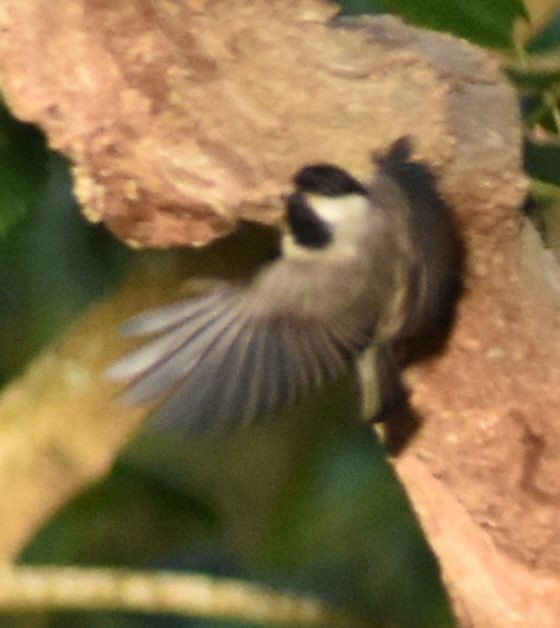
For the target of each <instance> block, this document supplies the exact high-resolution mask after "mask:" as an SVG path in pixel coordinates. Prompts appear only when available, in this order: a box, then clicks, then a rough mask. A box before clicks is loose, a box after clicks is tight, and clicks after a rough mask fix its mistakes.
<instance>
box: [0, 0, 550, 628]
mask: <svg viewBox="0 0 560 628" xmlns="http://www.w3.org/2000/svg"><path fill="white" fill-rule="evenodd" d="M341 4H342V6H343V9H344V11H345V12H347V13H359V12H381V11H384V10H386V11H390V12H392V13H395V14H399V15H402V16H404V17H405V18H406V19H408V20H409V21H411V22H414V23H416V24H419V25H424V26H430V27H433V28H437V29H440V30H446V31H449V32H453V33H455V34H458V35H460V36H462V37H466V38H468V39H470V40H471V41H473V42H476V43H479V44H483V45H486V46H489V47H493V48H501V49H503V51H502V53H501V54H502V56H503V60H504V64H505V65H506V67H507V68H508V71H509V73H510V76H511V80H512V82H513V84H514V85H515V86H516V88H517V90H518V92H519V96H520V103H521V107H522V111H523V119H524V124H525V137H526V153H525V163H526V167H527V170H528V172H529V173H530V175H531V176H532V177H533V202H532V203H530V204H528V207H530V208H531V212H532V214H533V215H534V216H535V217H536V220H537V223H538V224H539V226H540V227H541V229H542V230H543V232H544V233H545V235H546V236H547V237H548V241H549V242H552V243H553V244H554V242H556V243H558V235H556V236H554V234H555V233H556V234H558V233H560V228H558V225H560V220H559V219H558V216H559V215H560V142H559V140H558V133H559V129H560V115H559V113H558V94H560V82H559V81H560V22H559V21H558V20H555V21H554V23H551V24H550V25H549V26H548V27H547V28H546V30H545V31H544V32H543V33H542V34H541V35H540V37H539V38H537V39H536V40H535V41H534V42H532V44H531V45H530V46H529V47H528V49H527V50H523V51H522V50H520V49H519V46H516V45H514V35H513V33H514V30H513V21H514V19H515V18H516V17H518V16H523V15H524V5H523V3H522V2H521V1H520V0H471V1H469V2H463V1H461V0H429V1H425V2H418V0H393V1H390V0H376V1H374V0H353V1H352V0H346V1H345V2H342V3H341ZM543 54H544V55H545V56H543ZM555 238H556V240H555ZM556 246H558V244H556ZM134 258H135V256H134V253H131V252H130V251H127V250H126V249H125V247H123V246H121V245H120V244H118V243H117V242H116V241H115V240H114V239H113V238H112V237H111V236H110V235H109V234H107V233H106V232H105V231H104V230H103V228H100V227H96V226H92V225H89V224H87V223H86V221H85V220H84V219H83V218H82V217H81V216H80V214H79V210H78V207H77V206H76V203H75V201H74V199H73V196H72V191H71V184H70V175H69V169H68V164H67V163H66V162H65V160H64V159H63V158H61V157H60V156H59V155H56V154H53V153H50V152H49V151H48V150H47V148H46V146H45V142H44V139H43V138H42V136H41V134H40V133H39V132H38V131H37V130H36V129H34V128H33V127H31V126H29V125H25V124H22V123H20V122H18V121H16V120H14V119H13V118H11V117H10V115H9V114H8V112H7V111H6V110H5V109H0V290H1V292H0V294H1V295H2V298H1V299H0V347H1V348H2V351H0V385H1V384H2V383H3V382H6V381H7V380H8V379H9V378H10V377H13V376H15V375H16V374H17V372H18V371H19V370H20V369H21V368H22V367H23V366H24V365H25V364H26V362H27V361H29V359H30V358H31V357H32V356H33V355H34V354H35V353H36V352H37V351H38V350H39V349H40V348H41V347H43V346H45V345H46V344H48V342H50V340H51V339H52V338H53V337H54V336H55V335H56V334H57V333H61V332H63V330H64V329H65V327H66V326H67V325H68V324H69V323H70V322H71V321H72V320H73V319H75V318H76V317H77V316H78V315H79V313H80V312H81V311H82V310H83V309H84V308H85V307H86V306H87V305H88V304H89V303H91V302H92V301H95V300H97V299H100V298H101V297H102V296H103V295H104V294H106V293H107V291H108V290H110V289H111V288H112V287H113V286H114V285H116V283H118V281H119V280H120V278H121V276H122V271H123V269H124V268H125V267H126V266H127V265H128V264H131V263H132V264H133V263H134ZM353 399H354V396H353V391H352V390H350V387H349V384H348V382H342V383H341V384H340V386H338V387H334V388H333V390H328V391H324V392H323V393H321V394H320V395H318V396H316V397H315V398H313V399H310V400H308V401H307V402H305V403H304V404H303V405H302V406H300V407H298V408H297V409H296V410H295V411H294V412H292V413H290V415H289V416H287V417H283V418H282V419H279V420H277V421H274V422H273V423H271V424H270V425H265V426H258V427H256V428H255V429H253V430H250V431H249V432H246V433H242V434H233V435H229V436H224V437H223V438H220V439H216V440H212V441H207V440H204V439H202V440H199V441H193V442H183V441H177V439H176V438H174V436H173V435H172V434H167V435H166V434H153V433H149V432H145V433H143V434H141V435H140V437H139V438H138V439H137V440H135V441H134V442H133V443H131V444H130V446H129V447H128V448H127V449H126V451H124V452H123V453H122V455H121V457H120V459H119V460H118V461H117V463H116V464H115V466H114V468H113V470H112V472H111V473H110V474H109V475H108V476H107V477H106V478H105V479H103V480H102V481H101V482H99V483H98V484H97V485H95V486H92V487H90V488H88V489H87V490H86V491H85V492H84V493H83V494H82V495H79V496H77V497H76V498H75V499H74V500H73V501H72V502H71V503H70V504H68V505H67V507H66V508H65V509H63V511H62V512H60V513H58V514H57V515H56V516H55V517H54V518H53V519H52V521H50V522H49V523H48V524H47V525H46V526H45V527H44V529H43V530H41V531H40V532H39V534H38V535H37V536H36V538H35V539H33V540H32V541H31V542H30V544H29V546H28V547H27V548H26V550H25V551H24V552H23V554H22V556H21V560H22V561H25V562H30V563H33V562H40V563H66V564H68V563H71V564H105V565H127V566H128V565H130V566H145V567H165V568H173V569H188V570H195V571H201V572H205V573H212V574H217V575H226V576H235V577H242V578H245V579H247V580H254V581H258V582H268V583H271V584H273V585H275V586H278V587H285V588H291V589H294V590H298V591H311V592H316V593H317V594H319V595H322V596H323V597H324V598H325V599H328V600H331V601H333V602H335V603H340V604H342V605H346V606H349V607H350V608H353V609H355V610H362V611H363V612H365V613H367V614H369V616H371V617H372V618H375V619H374V620H372V625H374V626H383V627H394V628H408V627H411V628H412V627H415V628H421V627H423V626H425V627H426V628H428V627H429V628H445V627H446V626H452V625H453V620H452V618H451V615H450V611H449V607H448V603H447V601H446V598H445V595H444V593H443V589H442V587H441V585H440V583H439V581H438V575H437V568H436V565H435V562H434V560H433V558H432V556H431V554H430V551H429V549H428V548H427V546H426V544H425V542H424V541H423V539H422V535H421V532H420V530H419V529H418V526H417V523H416V521H415V519H414V516H413V515H412V513H411V511H410V508H409V506H408V504H407V501H406V498H405V496H404V494H403V492H402V491H401V488H400V487H399V485H398V483H397V481H396V480H395V478H394V476H393V474H392V472H391V470H390V469H389V467H388V465H387V464H386V462H385V457H384V452H383V451H382V448H381V447H380V446H379V445H378V444H377V442H376V441H375V439H374V437H373V436H372V434H371V431H370V430H369V429H367V428H366V427H365V426H362V425H360V424H359V422H358V420H357V413H356V412H350V411H349V410H348V408H352V407H353V403H354V402H353ZM1 625H2V626H5V627H7V628H9V627H10V626H14V627H15V628H55V627H56V628H69V627H72V626H77V625H79V626H81V627H83V628H113V627H117V626H118V627H119V628H128V627H130V628H133V627H148V626H158V627H160V626H161V627H170V628H171V627H179V626H181V627H185V626H198V625H200V626H221V625H225V624H223V623H220V622H209V621H208V622H204V621H201V620H185V619H181V620H179V619H175V618H163V617H140V616H135V615H131V614H126V615H117V614H111V613H97V612H96V613H90V614H80V615H78V614H71V613H67V614H64V615H62V614H50V615H32V616H27V615H26V616H23V615H18V616H16V615H13V616H9V617H8V616H5V617H3V618H2V622H1ZM228 625H230V626H231V625H233V624H228Z"/></svg>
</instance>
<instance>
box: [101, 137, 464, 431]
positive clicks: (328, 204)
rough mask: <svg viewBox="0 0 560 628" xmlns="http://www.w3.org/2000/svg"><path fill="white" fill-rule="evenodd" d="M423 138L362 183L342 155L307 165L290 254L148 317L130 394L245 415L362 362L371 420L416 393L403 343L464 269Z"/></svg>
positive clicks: (185, 418)
mask: <svg viewBox="0 0 560 628" xmlns="http://www.w3.org/2000/svg"><path fill="white" fill-rule="evenodd" d="M411 152H412V150H411V141H410V138H408V137H404V138H401V139H400V140H398V141H397V142H395V143H394V144H393V145H392V146H391V147H390V148H389V150H388V151H387V152H386V154H385V155H384V156H377V157H375V158H374V159H375V162H376V164H377V166H378V172H377V175H376V176H375V178H374V179H373V181H372V182H371V184H369V185H363V184H362V183H360V182H359V181H357V180H356V179H355V178H354V177H352V176H351V175H350V174H349V173H347V172H346V171H344V170H342V169H341V168H338V167H337V166H333V165H328V164H320V165H311V166H306V167H304V168H302V169H301V170H300V171H299V172H298V173H297V174H296V176H295V177H294V186H295V191H294V192H293V193H292V194H291V195H290V196H289V197H288V198H287V202H286V203H287V230H286V232H285V233H284V234H283V236H282V239H281V255H280V257H279V258H278V259H277V260H276V261H274V262H272V263H270V264H269V265H268V266H266V267H265V268H264V269H263V270H261V271H260V272H259V273H258V274H257V275H256V276H255V277H254V278H253V279H252V280H251V281H250V282H246V283H231V284H225V285H222V286H220V287H219V288H217V289H215V290H213V291H211V292H210V293H208V294H206V295H203V296H201V297H198V298H192V299H189V300H186V301H183V302H180V303H176V304H173V305H167V306H164V307H162V308H159V309H156V310H153V311H150V312H147V313H145V314H141V315H139V316H137V317H135V318H133V319H131V320H130V321H128V322H127V323H126V324H125V325H124V327H123V330H122V332H123V334H125V335H127V336H128V335H133V336H144V335H154V336H155V338H153V339H151V340H150V341H149V342H148V343H147V344H145V345H144V346H142V347H140V348H139V349H137V350H136V351H133V352H132V353H130V354H128V355H126V356H124V357H123V358H122V359H121V360H119V361H118V362H116V363H115V364H114V365H113V366H112V367H111V368H110V369H109V371H108V376H109V377H110V378H111V379H113V380H117V381H123V382H126V383H127V388H126V389H125V391H124V393H123V395H122V398H123V400H124V402H126V403H130V404H142V403H145V402H148V401H152V400H156V399H158V400H159V399H163V401H161V405H160V407H159V409H158V410H157V412H156V419H157V421H158V422H159V423H160V424H163V425H166V424H177V425H182V426H183V427H185V428H186V429H187V430H189V431H196V430H201V429H202V430H205V429H209V428H212V427H214V426H218V425H226V424H246V423H249V422H250V421H252V420H254V419H256V418H260V417H267V416H271V415H273V414H275V413H276V412H277V411H278V410H279V409H280V408H282V407H284V406H287V405H289V404H290V403H292V402H293V401H294V400H295V399H297V398H298V397H301V396H302V395H304V394H305V393H307V392H308V391H309V390H311V389H313V388H316V387H318V386H320V385H321V384H322V383H323V382H325V381H326V380H332V379H334V378H336V377H337V376H339V375H340V374H342V373H343V372H345V371H347V370H348V369H349V368H351V367H352V366H355V367H357V371H358V374H359V378H360V381H361V384H362V386H361V388H362V409H363V413H364V418H365V419H367V420H379V419H382V418H383V416H384V414H385V413H386V412H387V410H389V409H391V408H392V407H393V406H394V405H395V404H399V403H401V402H403V401H404V400H405V399H406V396H407V391H406V388H405V386H404V384H403V383H402V380H401V377H400V370H399V366H398V365H397V362H396V360H395V356H394V347H395V345H396V344H397V343H399V342H400V341H401V340H403V339H408V338H414V337H416V336H418V335H420V334H422V333H424V332H426V331H427V330H429V329H430V327H431V326H433V325H434V324H435V323H436V321H437V320H438V317H439V316H440V314H441V313H442V311H443V310H444V309H445V308H447V307H448V305H449V301H450V299H451V298H452V295H453V293H454V291H455V287H456V285H457V280H458V271H459V252H458V246H457V243H458V241H457V236H456V234H455V229H454V225H453V220H452V216H451V212H450V210H449V208H448V207H447V206H446V205H445V203H444V202H443V201H442V199H441V198H440V196H439V194H438V192H437V190H436V186H435V179H434V177H433V175H432V174H431V173H430V171H429V169H428V168H427V166H425V165H424V164H422V163H417V162H414V161H412V160H411Z"/></svg>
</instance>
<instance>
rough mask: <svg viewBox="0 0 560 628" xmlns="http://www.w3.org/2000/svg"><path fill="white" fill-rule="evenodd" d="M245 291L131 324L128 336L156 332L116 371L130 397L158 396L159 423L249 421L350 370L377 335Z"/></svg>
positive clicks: (112, 374)
mask: <svg viewBox="0 0 560 628" xmlns="http://www.w3.org/2000/svg"><path fill="white" fill-rule="evenodd" d="M244 290H245V288H243V287H239V286H225V287H221V288H219V289H217V290H215V291H213V292H211V293H209V294H207V295H204V296H202V297H199V298H195V299H191V300H188V301H184V302H181V303H176V304H173V305H169V306H166V307H163V308H159V309H157V310H153V311H151V312H147V313H145V314H141V315H140V316H137V317H135V318H133V319H132V320H130V321H129V322H128V323H126V324H125V325H124V327H123V329H122V333H123V334H125V335H131V336H144V335H148V334H149V335H152V336H153V337H152V338H151V339H150V340H149V341H148V342H147V344H145V345H143V346H141V347H140V348H139V349H137V350H135V351H133V352H132V353H130V354H128V355H125V356H124V357H123V358H122V359H120V360H119V361H118V362H116V363H115V364H113V366H112V367H111V368H110V369H109V371H108V372H107V375H108V377H109V378H110V379H113V380H116V381H122V382H125V383H126V388H125V390H124V391H123V393H122V400H123V401H124V402H125V403H128V404H142V403H145V402H148V401H152V400H158V401H160V405H159V408H158V409H157V410H156V414H155V418H156V421H157V422H158V424H160V425H172V424H173V425H177V426H180V427H182V428H183V429H185V430H186V431H206V430H208V429H212V428H215V427H218V426H227V425H234V424H246V423H249V422H250V421H253V420H254V419H256V418H265V417H268V416H271V415H273V414H275V413H276V412H277V411H278V410H279V409H280V408H282V407H283V406H287V405H289V404H290V403H292V402H293V401H294V400H296V399H297V398H298V397H300V396H302V395H304V394H305V393H307V392H308V391H309V390H311V389H312V388H316V387H318V386H320V385H321V384H322V383H323V382H324V381H325V380H327V379H332V378H335V377H336V376H338V375H339V374H341V373H342V372H343V371H344V370H346V368H347V367H348V366H349V365H350V363H351V362H352V361H353V359H354V358H355V357H356V355H357V354H358V353H359V352H360V351H361V350H362V349H363V347H364V346H365V345H366V344H367V342H368V340H369V337H370V336H369V335H368V334H366V333H363V332H361V333H358V332H356V330H355V329H349V328H348V327H349V326H348V324H347V323H345V322H344V320H341V321H338V322H336V323H334V322H333V323H332V324H327V325H325V324H324V322H322V323H320V322H319V321H318V320H314V319H313V317H310V316H307V317H306V318H299V317H298V316H297V315H296V314H294V313H293V312H283V311H280V310H278V311H277V310H274V308H270V307H268V308H261V307H259V306H258V301H257V300H255V299H247V298H245V296H246V295H245V292H244Z"/></svg>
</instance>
